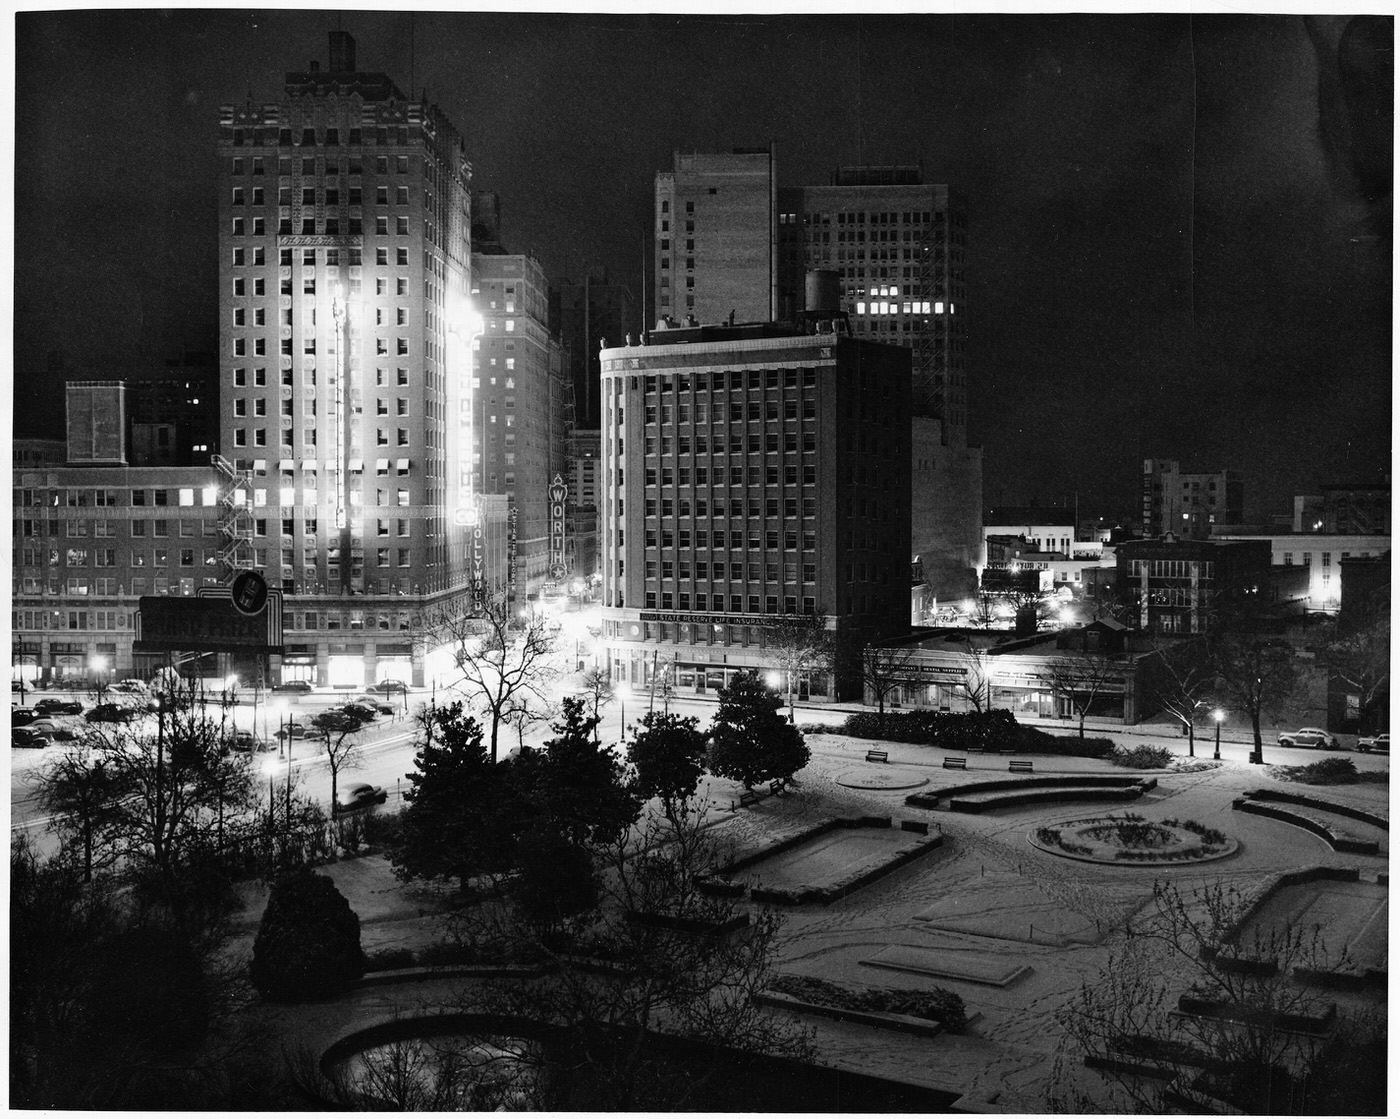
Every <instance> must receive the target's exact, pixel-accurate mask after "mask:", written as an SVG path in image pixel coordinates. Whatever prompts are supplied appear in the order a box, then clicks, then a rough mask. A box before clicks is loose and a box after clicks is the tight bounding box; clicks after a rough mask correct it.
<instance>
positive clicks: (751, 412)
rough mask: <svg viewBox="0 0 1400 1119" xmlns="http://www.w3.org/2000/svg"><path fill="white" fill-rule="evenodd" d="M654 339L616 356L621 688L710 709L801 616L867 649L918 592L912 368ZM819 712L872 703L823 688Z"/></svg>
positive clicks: (608, 590)
mask: <svg viewBox="0 0 1400 1119" xmlns="http://www.w3.org/2000/svg"><path fill="white" fill-rule="evenodd" d="M814 325H815V326H816V332H815V333H801V332H796V331H791V330H785V329H782V328H778V327H775V326H771V325H766V324H759V325H750V326H742V327H724V326H719V327H708V326H707V327H698V328H693V329H676V330H666V331H656V332H653V333H651V335H650V337H649V342H648V344H647V345H643V346H628V347H620V348H617V349H609V350H606V351H604V353H603V428H602V441H603V448H602V450H603V495H602V500H603V529H602V533H603V542H602V574H603V585H602V594H603V615H602V616H603V642H604V645H605V647H606V649H607V656H608V662H609V664H610V666H611V671H612V673H613V678H614V680H615V681H617V682H619V683H626V684H629V685H631V686H635V687H643V686H646V685H648V684H649V683H650V681H651V679H652V671H653V666H654V665H658V664H662V663H664V664H667V665H671V666H673V668H672V669H671V671H673V672H674V676H673V677H672V679H673V683H674V684H675V686H676V689H677V691H678V692H679V693H680V694H682V695H684V694H704V693H707V692H712V691H713V690H715V689H717V688H719V687H722V686H724V684H725V683H726V682H727V681H728V680H730V679H732V677H733V676H734V674H735V673H736V672H739V671H743V670H744V669H748V668H761V667H763V666H771V665H772V664H773V655H772V652H771V651H770V650H769V649H768V646H767V640H768V635H769V634H770V633H771V627H772V626H773V625H774V624H775V623H777V622H778V621H779V620H780V619H781V617H782V616H784V615H789V616H790V615H816V616H819V617H822V618H823V619H824V620H825V624H826V627H827V629H828V630H830V631H832V633H833V635H834V636H836V637H837V638H849V639H850V644H851V645H853V646H859V645H860V644H863V643H864V642H865V641H868V640H873V639H876V638H879V637H884V636H888V635H890V634H892V633H895V632H901V631H902V630H903V629H904V628H905V627H906V626H907V621H908V610H909V586H908V573H909V565H908V552H909V501H910V464H909V454H910V450H909V425H908V423H907V422H905V421H906V420H907V416H908V413H909V395H910V375H909V352H908V351H907V350H902V349H898V348H895V347H892V346H883V345H878V344H875V343H871V342H866V341H861V340H858V339H855V338H852V337H850V336H849V335H847V334H845V333H842V332H838V329H837V327H838V326H840V325H842V324H839V323H833V322H831V321H826V322H819V323H816V324H814ZM794 690H795V691H796V692H797V693H798V694H799V695H801V696H802V697H810V698H815V699H831V698H835V697H837V696H838V695H839V696H846V695H858V694H859V690H860V687H859V681H858V680H856V679H854V677H847V678H843V679H837V680H833V679H831V677H830V676H829V675H828V674H827V673H825V672H820V671H814V672H812V673H809V674H808V675H807V676H806V677H805V678H804V679H803V680H801V681H799V682H797V684H796V686H795V688H794Z"/></svg>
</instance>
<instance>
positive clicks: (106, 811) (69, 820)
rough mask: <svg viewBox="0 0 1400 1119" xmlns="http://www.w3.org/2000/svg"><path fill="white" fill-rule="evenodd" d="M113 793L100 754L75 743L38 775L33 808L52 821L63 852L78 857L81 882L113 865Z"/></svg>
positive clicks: (113, 790)
mask: <svg viewBox="0 0 1400 1119" xmlns="http://www.w3.org/2000/svg"><path fill="white" fill-rule="evenodd" d="M116 798H117V788H116V786H115V785H114V783H113V779H112V774H111V772H110V771H109V770H108V769H107V765H106V761H105V759H104V758H103V756H102V754H101V752H100V751H98V750H95V749H93V748H92V747H91V746H90V745H89V744H87V743H84V742H78V743H75V744H74V745H73V746H71V747H70V748H69V749H67V750H65V751H64V752H63V754H61V755H60V756H59V757H58V758H57V759H56V760H55V761H53V762H51V763H50V764H49V765H47V766H45V768H44V769H43V771H42V772H41V773H40V775H39V803H40V804H41V805H43V807H44V810H45V811H46V812H49V813H51V814H52V815H53V817H54V827H55V830H56V831H57V832H58V834H59V836H60V838H61V840H62V843H63V849H65V850H68V849H71V848H72V847H73V846H76V847H77V848H78V850H79V851H81V853H82V869H83V881H84V882H90V881H92V873H93V871H94V870H101V869H103V868H105V867H107V866H110V865H111V864H112V863H113V862H114V861H115V859H116V850H115V846H114V843H113V839H114V835H113V825H114V823H115V821H116V817H117V812H118V805H117V804H116Z"/></svg>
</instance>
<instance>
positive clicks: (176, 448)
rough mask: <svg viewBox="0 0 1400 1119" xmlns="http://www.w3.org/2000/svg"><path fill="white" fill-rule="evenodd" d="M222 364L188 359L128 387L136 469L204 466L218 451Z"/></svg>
mask: <svg viewBox="0 0 1400 1119" xmlns="http://www.w3.org/2000/svg"><path fill="white" fill-rule="evenodd" d="M218 376H219V363H218V358H217V356H216V355H215V354H212V353H185V354H182V355H181V356H180V357H178V358H172V359H170V360H169V361H167V362H166V363H165V368H164V370H163V371H162V372H161V373H159V374H154V375H151V376H148V377H130V378H128V379H127V381H126V399H127V408H128V411H129V423H130V430H131V442H130V452H131V460H132V462H133V464H137V465H142V466H203V465H206V464H207V463H208V462H209V458H210V456H211V455H213V454H215V453H216V452H217V451H218V449H219V445H218V444H219V410H218V402H219V385H218Z"/></svg>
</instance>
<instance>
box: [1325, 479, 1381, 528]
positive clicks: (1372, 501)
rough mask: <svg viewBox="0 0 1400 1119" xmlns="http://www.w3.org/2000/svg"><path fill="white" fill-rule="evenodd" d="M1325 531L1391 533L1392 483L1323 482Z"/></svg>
mask: <svg viewBox="0 0 1400 1119" xmlns="http://www.w3.org/2000/svg"><path fill="white" fill-rule="evenodd" d="M1322 531H1323V532H1327V533H1331V534H1332V535H1334V536H1389V535H1390V485H1389V483H1386V484H1384V485H1336V486H1323V487H1322Z"/></svg>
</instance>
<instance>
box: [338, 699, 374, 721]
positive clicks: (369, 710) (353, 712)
mask: <svg viewBox="0 0 1400 1119" xmlns="http://www.w3.org/2000/svg"><path fill="white" fill-rule="evenodd" d="M340 710H341V711H343V712H345V714H347V715H349V716H350V718H352V719H358V720H359V721H360V722H362V723H368V722H372V721H373V720H374V718H375V716H377V715H378V714H379V712H378V711H377V710H376V709H375V708H373V707H371V706H370V705H369V704H368V703H360V702H359V701H358V700H351V701H350V702H349V703H346V704H343V705H342V706H341V708H340Z"/></svg>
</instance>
